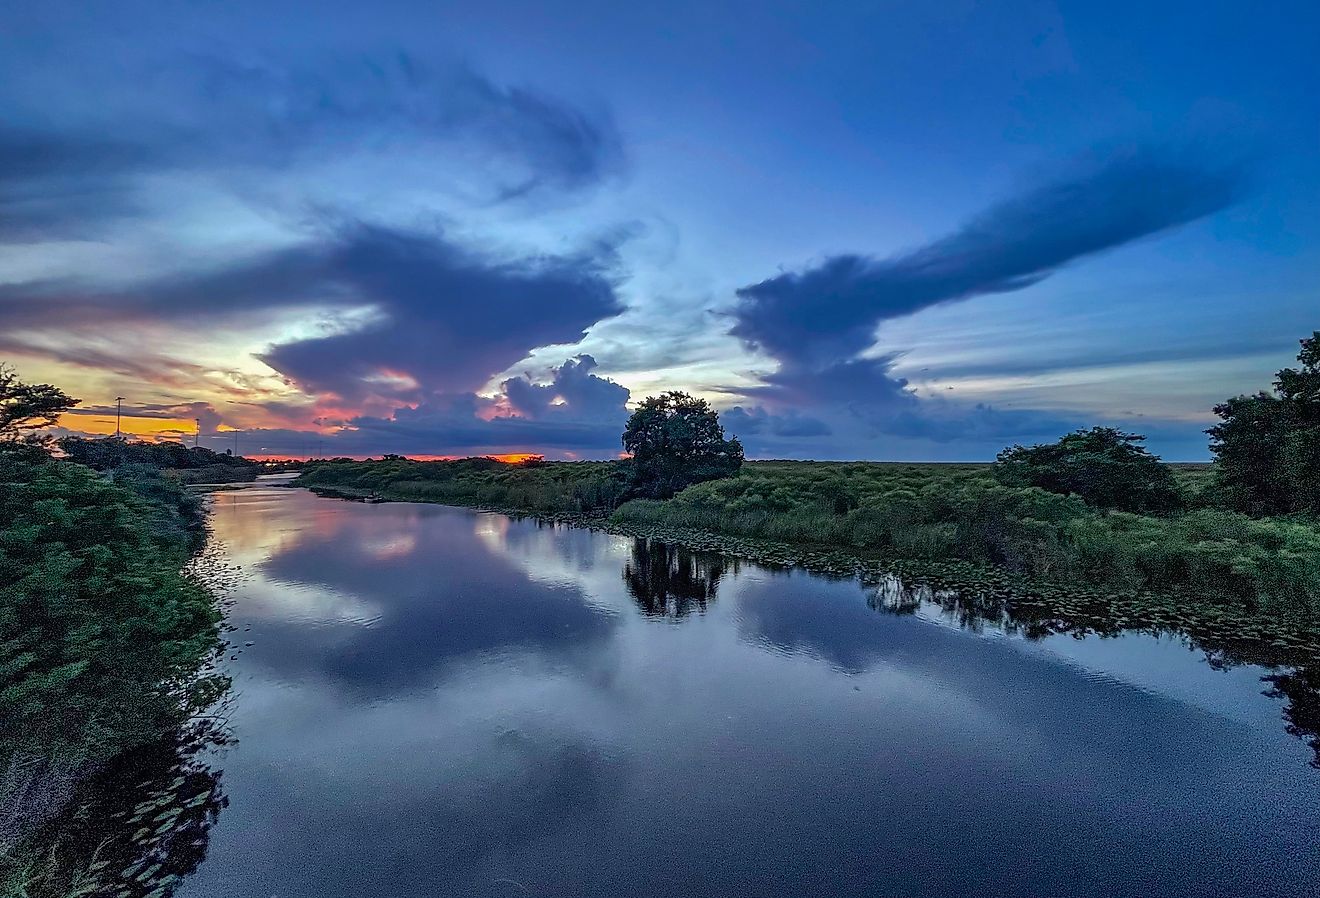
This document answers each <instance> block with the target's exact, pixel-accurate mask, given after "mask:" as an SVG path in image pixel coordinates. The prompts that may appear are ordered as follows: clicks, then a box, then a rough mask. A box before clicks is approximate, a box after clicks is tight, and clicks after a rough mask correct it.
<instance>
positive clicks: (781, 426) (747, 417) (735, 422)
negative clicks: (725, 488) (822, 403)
mask: <svg viewBox="0 0 1320 898" xmlns="http://www.w3.org/2000/svg"><path fill="white" fill-rule="evenodd" d="M720 421H721V422H722V423H723V424H724V429H725V430H726V431H727V432H728V433H729V434H730V435H731V436H736V437H739V438H740V439H742V441H743V442H744V444H745V443H746V442H747V439H748V438H750V437H759V436H762V435H767V436H776V437H815V436H826V435H828V434H830V433H831V432H832V431H831V429H830V426H829V425H828V424H826V423H825V422H824V421H821V420H819V419H818V418H812V417H809V416H807V415H802V414H799V413H798V412H797V411H796V410H793V409H790V410H788V411H787V412H785V413H784V414H782V415H777V414H772V413H770V412H768V411H766V410H765V409H764V408H761V407H760V406H754V407H752V408H743V407H742V406H740V405H735V406H734V407H733V408H731V409H729V410H727V411H725V412H721V413H720Z"/></svg>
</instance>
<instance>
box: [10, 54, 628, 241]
mask: <svg viewBox="0 0 1320 898" xmlns="http://www.w3.org/2000/svg"><path fill="white" fill-rule="evenodd" d="M101 74H102V75H103V77H101V78H94V79H90V80H89V81H84V82H80V83H79V84H78V85H77V89H76V91H70V92H69V93H70V94H72V95H74V96H77V97H79V100H80V101H79V103H77V104H75V105H72V106H70V105H69V104H67V103H66V104H64V105H62V106H61V108H60V110H59V111H60V113H61V115H60V125H59V126H58V127H52V126H50V125H49V124H48V123H49V121H50V119H51V115H50V109H48V108H45V107H38V106H35V105H31V106H25V105H24V102H23V99H22V98H15V97H8V98H6V105H7V107H8V108H7V110H6V112H7V122H8V124H7V125H6V126H5V127H3V128H0V242H29V241H40V240H50V239H69V238H76V239H86V238H88V237H90V236H92V235H93V234H95V233H96V232H97V230H98V228H100V227H101V226H103V225H104V224H105V223H106V222H107V221H109V220H112V219H115V218H119V217H124V216H129V215H133V214H135V213H138V212H141V211H143V210H144V208H145V205H144V202H143V199H144V194H145V193H146V190H147V188H146V186H145V184H144V180H145V178H146V177H147V176H152V175H161V174H168V173H178V172H200V173H203V174H206V175H214V174H221V175H222V177H223V178H224V179H225V180H226V181H227V182H229V183H230V186H233V185H234V184H235V183H238V182H241V178H238V177H235V175H236V173H237V172H243V171H288V170H289V169H292V168H294V167H298V168H300V169H301V168H306V167H308V166H312V165H315V164H319V163H327V164H329V163H335V162H338V161H340V160H343V159H345V158H349V157H352V158H361V157H371V156H375V157H381V158H388V159H397V158H403V157H408V156H410V155H411V156H413V157H416V156H418V155H420V156H423V157H425V159H426V163H427V164H426V165H422V166H413V167H410V168H409V169H408V171H409V173H410V174H414V173H416V174H417V176H418V177H421V178H423V179H425V180H426V182H428V183H431V184H440V185H443V186H445V187H450V188H453V187H455V186H456V185H458V184H460V183H461V184H463V185H465V186H466V187H468V188H469V189H470V190H472V191H475V193H473V195H472V198H473V199H476V200H478V201H481V202H498V201H504V200H509V199H512V198H515V197H526V196H529V195H532V194H538V195H543V194H546V193H547V192H572V191H577V190H581V189H583V188H586V187H589V186H592V185H594V184H596V183H599V182H600V181H602V180H604V179H605V178H607V177H610V176H611V175H613V174H615V173H617V172H619V171H621V170H622V167H623V155H624V154H623V149H622V141H621V139H620V137H619V134H618V132H617V129H616V128H615V126H614V123H613V121H612V119H611V118H610V116H609V115H608V114H606V113H603V112H598V113H593V112H588V111H585V110H582V109H578V108H576V107H574V106H573V105H570V104H568V103H566V102H564V101H562V100H559V99H557V98H555V97H551V96H548V95H545V94H543V93H541V92H539V91H536V90H534V89H530V88H525V87H510V86H505V85H499V84H496V83H494V82H492V81H490V80H489V79H487V78H485V77H483V76H482V75H480V74H478V73H477V72H475V71H473V70H471V69H469V68H466V67H463V66H459V65H448V66H436V65H429V64H423V63H421V62H419V61H417V60H415V59H412V58H411V57H409V56H407V55H406V54H398V55H396V56H394V57H388V58H382V57H372V56H360V57H347V58H346V57H321V58H318V59H316V60H313V61H311V62H310V63H306V64H302V65H283V64H275V63H272V62H269V61H266V60H261V59H253V60H249V61H245V62H237V61H234V60H221V59H218V58H207V57H192V58H175V59H172V60H170V61H169V62H168V63H157V64H155V65H151V66H138V67H135V68H120V69H113V70H112V69H110V68H108V67H107V68H105V69H104V71H102V72H101ZM126 81H128V82H132V83H133V84H134V89H133V90H132V91H126V90H124V88H123V84H124V83H125V82H126ZM53 92H55V93H60V92H59V91H53ZM66 99H67V97H66ZM107 133H113V134H114V135H116V136H115V138H114V139H113V140H110V139H107V138H104V137H102V136H101V135H103V134H107ZM444 162H448V163H452V165H445V164H443V163H444ZM455 168H461V170H462V172H463V175H462V177H461V178H459V177H455V172H454V169H455ZM414 186H424V185H422V184H419V185H414ZM248 192H249V193H250V194H253V198H260V199H263V200H265V201H269V200H270V197H271V195H272V193H271V191H269V190H264V189H263V190H260V191H256V192H253V191H248Z"/></svg>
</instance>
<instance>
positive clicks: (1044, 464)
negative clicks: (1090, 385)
mask: <svg viewBox="0 0 1320 898" xmlns="http://www.w3.org/2000/svg"><path fill="white" fill-rule="evenodd" d="M1145 439H1146V438H1145V437H1143V436H1139V435H1137V434H1131V433H1123V432H1122V431H1120V430H1115V429H1113V428H1112V427H1093V428H1091V429H1090V430H1079V431H1076V432H1074V433H1070V434H1068V435H1067V436H1065V437H1063V438H1062V439H1061V440H1059V441H1058V442H1057V443H1045V444H1041V445H1036V446H1031V447H1026V446H1012V447H1010V448H1008V449H1005V450H1004V451H1003V452H1001V453H999V457H998V458H997V460H996V461H995V464H994V475H995V478H996V479H997V480H998V481H999V482H1000V483H1003V484H1005V485H1006V486H1035V487H1040V488H1041V489H1043V490H1048V491H1049V492H1051V493H1062V494H1064V495H1068V494H1072V495H1076V496H1080V497H1081V498H1082V499H1083V500H1084V501H1086V502H1087V503H1088V504H1090V505H1094V506H1095V507H1097V508H1111V509H1117V510H1120V511H1133V512H1153V513H1156V514H1163V513H1167V512H1170V511H1174V510H1176V509H1178V508H1180V507H1182V504H1183V502H1182V497H1181V495H1180V493H1179V491H1178V484H1177V481H1176V480H1175V479H1174V476H1173V471H1172V470H1171V469H1170V468H1169V467H1168V466H1167V465H1165V464H1162V463H1161V462H1160V460H1159V458H1158V457H1156V456H1154V455H1151V454H1150V453H1149V452H1147V451H1146V449H1145V447H1143V446H1140V445H1138V444H1139V443H1140V442H1142V441H1143V440H1145Z"/></svg>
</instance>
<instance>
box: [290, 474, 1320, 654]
mask: <svg viewBox="0 0 1320 898" xmlns="http://www.w3.org/2000/svg"><path fill="white" fill-rule="evenodd" d="M280 487H281V488H298V489H306V490H308V491H309V492H311V493H313V494H314V495H317V496H321V497H323V498H330V499H339V500H342V501H358V502H361V501H365V500H367V499H368V498H374V500H375V501H376V502H381V503H386V502H388V503H416V504H423V505H441V506H445V507H449V508H460V509H466V510H469V511H476V512H487V513H492V514H502V515H506V516H508V517H511V518H515V519H525V518H531V519H534V520H537V521H540V522H543V523H547V524H553V525H563V526H568V527H575V528H581V529H588V530H595V531H598V532H602V533H607V534H611V535H614V536H625V537H631V538H633V539H654V540H656V541H658V542H662V543H666V544H669V545H673V546H676V547H679V548H684V549H688V550H691V551H696V552H711V553H718V554H723V555H727V556H729V557H732V558H737V559H740V560H743V561H748V562H751V563H753V564H758V565H761V566H764V567H767V568H771V569H778V570H790V569H792V568H801V569H803V570H804V571H807V572H809V573H813V574H818V575H824V576H827V577H845V578H846V577H856V578H857V579H858V580H859V581H860V582H861V583H862V585H863V586H866V587H872V588H874V587H879V586H881V585H882V584H886V583H889V584H893V583H895V582H897V583H898V584H900V585H901V587H902V588H904V589H917V590H921V589H925V590H929V591H930V593H931V596H930V597H931V598H933V599H935V600H937V601H940V600H942V599H952V600H953V601H954V603H955V604H957V605H959V606H971V609H969V610H973V611H974V614H973V616H979V617H981V618H996V617H999V618H1004V619H1005V620H1007V621H1009V622H1010V623H1020V622H1022V621H1026V622H1027V623H1028V625H1030V624H1035V625H1036V628H1037V629H1040V628H1043V633H1042V635H1049V634H1051V633H1072V634H1076V635H1089V634H1094V635H1099V636H1112V635H1117V634H1118V633H1120V632H1124V631H1133V630H1136V631H1142V632H1149V633H1152V634H1155V635H1160V634H1166V633H1177V634H1180V635H1182V636H1184V637H1186V638H1187V639H1189V640H1190V641H1192V642H1193V643H1194V644H1195V645H1196V646H1197V647H1198V648H1201V649H1203V650H1205V651H1207V652H1209V651H1217V652H1225V651H1231V652H1232V653H1233V654H1242V653H1244V652H1245V653H1246V654H1248V655H1251V656H1252V658H1251V659H1248V660H1247V663H1254V664H1258V665H1260V666H1265V667H1278V666H1301V665H1303V664H1307V663H1313V662H1314V660H1315V658H1316V657H1317V656H1320V625H1317V624H1315V623H1306V622H1301V621H1296V620H1293V619H1291V618H1286V617H1278V616H1271V615H1268V614H1253V613H1251V612H1250V611H1249V610H1247V609H1240V608H1235V607H1233V606H1231V605H1227V604H1220V603H1215V602H1193V601H1189V600H1188V599H1187V598H1186V597H1179V596H1176V595H1173V594H1168V593H1159V592H1154V591H1149V590H1135V591H1130V592H1127V593H1116V592H1113V591H1111V590H1106V589H1103V588H1101V587H1098V586H1087V585H1079V584H1065V583H1058V582H1051V581H1046V580H1033V579H1031V578H1028V577H1026V576H1024V575H1019V574H1014V573H1012V572H1010V571H1007V570H1005V569H1003V568H1001V567H997V566H994V565H989V564H984V563H977V562H972V561H965V560H962V559H949V560H932V559H917V558H901V557H893V556H882V555H879V554H868V553H865V552H863V551H860V550H857V549H852V548H844V547H839V546H832V545H829V544H825V543H812V544H805V545H793V544H789V543H784V542H776V541H773V540H766V539H760V538H756V537H744V536H736V535H732V534H722V533H719V532H716V531H710V530H698V529H692V528H681V527H671V526H666V525H662V524H630V523H621V522H617V521H612V520H610V516H609V515H608V514H593V513H588V512H557V511H534V510H530V509H525V508H510V507H500V506H492V505H462V504H456V503H453V502H439V501H433V500H431V501H428V500H425V499H418V498H416V497H411V496H410V497H402V496H391V495H390V494H389V493H388V491H383V492H382V491H372V490H364V489H358V488H354V487H338V486H323V485H319V484H318V485H315V486H311V485H300V484H298V483H296V482H289V483H285V484H280ZM946 593H953V594H956V597H955V596H948V595H942V594H946ZM1261 646H1266V647H1267V648H1268V652H1267V654H1268V655H1269V656H1270V657H1269V658H1268V659H1266V658H1258V657H1257V656H1258V655H1260V651H1259V647H1261ZM1248 647H1251V650H1248Z"/></svg>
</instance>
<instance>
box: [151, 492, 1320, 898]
mask: <svg viewBox="0 0 1320 898" xmlns="http://www.w3.org/2000/svg"><path fill="white" fill-rule="evenodd" d="M211 501H212V502H213V511H212V526H213V528H214V538H215V540H216V541H217V545H218V546H219V547H220V548H221V551H222V553H223V555H224V557H225V558H226V559H227V560H228V561H229V562H230V563H232V564H234V565H238V566H241V577H240V579H239V581H238V585H237V587H236V589H235V591H234V593H233V595H232V601H233V603H232V606H231V608H230V611H229V615H230V621H231V623H232V625H233V627H234V631H233V633H231V638H232V640H233V644H234V648H233V650H232V654H231V655H230V656H227V657H228V658H230V659H232V660H228V661H227V664H228V671H229V673H230V674H231V675H232V676H233V678H234V690H233V696H232V698H231V701H230V705H231V708H230V711H229V714H230V717H229V726H230V729H231V731H232V733H233V735H234V737H235V738H236V742H235V743H234V744H232V745H230V746H228V747H227V748H225V749H223V750H222V751H217V752H216V753H215V754H214V756H213V757H211V758H210V759H209V760H208V763H209V764H210V766H211V767H212V768H214V769H215V771H217V772H218V774H219V782H220V785H221V788H222V789H223V792H224V795H225V796H226V797H227V802H228V804H227V806H226V807H224V809H223V810H222V811H221V812H220V813H219V815H218V818H217V820H216V823H215V825H214V826H213V827H212V828H211V831H210V833H209V844H208V845H207V847H206V859H205V860H204V861H203V862H202V863H201V864H200V866H198V868H197V869H196V871H195V872H193V873H192V874H191V875H190V876H188V877H187V878H186V879H184V880H183V881H182V883H181V886H180V888H179V890H178V893H177V894H179V895H182V896H193V898H213V896H226V898H258V896H260V898H271V896H278V898H294V896H315V898H338V896H355V898H356V896H390V898H404V896H427V898H433V896H464V895H473V896H495V895H498V896H514V895H519V896H521V895H535V896H621V895H626V896H631V898H647V896H661V895H663V896H704V895H710V896H730V895H747V896H779V895H782V896H807V895H820V896H861V895H867V896H884V895H919V896H925V895H929V896H951V895H1015V896H1016V895H1021V896H1052V895H1060V896H1063V895H1068V896H1075V895H1105V896H1129V895H1130V896H1143V898H1149V896H1160V895H1243V896H1246V895H1251V896H1265V895H1298V894H1314V893H1315V892H1314V891H1313V890H1314V889H1315V887H1316V882H1317V871H1320V800H1318V799H1320V771H1317V770H1316V769H1314V768H1313V767H1311V766H1309V764H1308V762H1309V761H1310V760H1311V757H1312V752H1311V750H1310V749H1309V748H1308V747H1307V746H1306V745H1305V744H1304V743H1303V742H1302V741H1301V740H1299V739H1297V738H1294V737H1293V736H1290V735H1289V734H1288V733H1287V732H1285V728H1284V725H1283V723H1282V722H1281V717H1280V715H1281V701H1280V700H1279V699H1277V698H1271V697H1268V696H1266V695H1264V694H1263V692H1264V690H1265V689H1266V688H1267V687H1266V685H1264V684H1263V683H1262V679H1261V677H1262V675H1263V673H1264V671H1263V670H1262V669H1260V668H1255V667H1251V666H1236V667H1231V668H1229V669H1226V670H1225V669H1217V668H1216V667H1215V666H1212V665H1210V664H1208V663H1207V662H1206V659H1205V657H1204V655H1203V653H1202V652H1199V651H1197V650H1195V649H1194V648H1192V647H1191V646H1190V645H1189V644H1188V643H1187V642H1186V641H1185V640H1183V639H1182V638H1180V637H1178V636H1177V635H1176V634H1174V635H1162V636H1155V635H1149V634H1131V635H1126V636H1122V637H1119V638H1104V639H1102V638H1097V637H1093V638H1086V639H1076V638H1073V637H1071V636H1068V635H1060V636H1051V637H1047V638H1044V639H1027V638H1024V637H1022V636H1021V635H1019V634H1017V633H1014V632H1011V629H1008V630H1006V629H1004V628H1001V627H998V626H995V625H994V624H993V623H985V622H983V623H980V624H975V625H970V626H969V625H968V622H967V621H966V620H963V621H959V620H958V619H957V618H956V616H951V615H949V614H947V613H946V612H945V610H944V608H943V607H942V606H941V605H940V604H939V603H937V602H933V601H929V600H923V599H922V597H921V596H920V595H917V596H915V597H914V596H912V595H900V594H898V593H897V592H895V591H894V589H891V588H889V587H881V588H878V589H877V588H876V587H864V586H862V585H861V584H859V583H858V582H856V581H855V580H849V579H829V578H825V577H821V576H816V575H811V574H808V573H805V572H802V571H797V570H792V571H784V570H770V569H766V568H762V567H758V566H756V565H753V564H748V563H739V562H737V561H735V560H733V559H728V558H724V557H721V556H717V555H709V554H694V553H689V552H686V551H682V550H677V549H674V548H671V547H668V546H664V545H661V544H657V543H646V542H644V541H643V542H638V541H636V540H634V539H632V538H626V537H620V536H614V535H609V534H604V533H599V532H594V531H588V530H582V529H572V528H567V527H562V526H561V527H555V526H549V525H541V524H538V523H536V522H534V521H530V520H515V519H511V518H509V517H505V516H502V515H498V514H488V513H478V512H473V511H468V510H462V509H455V508H447V507H442V506H434V505H420V504H405V503H390V504H377V505H371V504H363V503H354V502H345V501H339V500H335V499H327V498H318V497H316V496H313V495H312V494H311V493H308V492H306V491H303V490H295V489H283V488H275V487H271V486H266V485H257V486H255V487H251V488H246V489H239V490H234V491H230V492H221V493H217V494H216V495H215V496H214V498H213V499H212V500H211ZM928 598H929V597H927V599H928ZM249 643H250V645H249Z"/></svg>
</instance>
